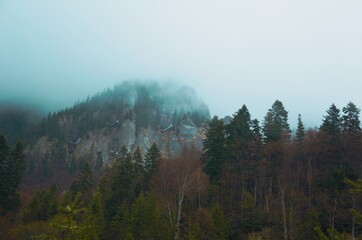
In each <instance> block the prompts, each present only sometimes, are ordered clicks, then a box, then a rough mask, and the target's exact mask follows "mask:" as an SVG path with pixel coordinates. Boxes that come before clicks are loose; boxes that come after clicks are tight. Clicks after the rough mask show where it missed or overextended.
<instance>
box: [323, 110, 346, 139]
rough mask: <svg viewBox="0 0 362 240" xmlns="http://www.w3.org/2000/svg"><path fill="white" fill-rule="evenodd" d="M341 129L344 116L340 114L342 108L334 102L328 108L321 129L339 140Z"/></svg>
mask: <svg viewBox="0 0 362 240" xmlns="http://www.w3.org/2000/svg"><path fill="white" fill-rule="evenodd" d="M341 129H342V118H341V116H340V110H339V109H338V108H337V107H336V105H334V104H332V105H331V106H330V107H329V109H328V110H327V115H326V116H324V119H323V123H322V125H321V127H320V130H322V131H324V132H326V133H327V134H329V135H330V136H331V137H332V138H333V141H337V140H339V136H340V133H341Z"/></svg>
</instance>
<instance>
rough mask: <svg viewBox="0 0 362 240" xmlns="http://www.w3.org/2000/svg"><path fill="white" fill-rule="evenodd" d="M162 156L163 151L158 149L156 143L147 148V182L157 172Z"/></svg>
mask: <svg viewBox="0 0 362 240" xmlns="http://www.w3.org/2000/svg"><path fill="white" fill-rule="evenodd" d="M161 158H162V155H161V152H160V150H159V149H158V147H157V145H156V143H153V144H152V145H151V147H150V148H149V149H148V150H147V153H146V156H145V177H146V182H148V181H149V180H150V178H151V176H152V175H153V174H154V173H155V171H156V169H157V167H158V164H159V162H160V160H161Z"/></svg>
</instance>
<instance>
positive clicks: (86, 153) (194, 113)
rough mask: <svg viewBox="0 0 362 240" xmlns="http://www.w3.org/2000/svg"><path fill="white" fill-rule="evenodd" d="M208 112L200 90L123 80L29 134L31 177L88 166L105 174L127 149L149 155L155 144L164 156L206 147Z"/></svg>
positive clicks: (56, 114) (45, 120)
mask: <svg viewBox="0 0 362 240" xmlns="http://www.w3.org/2000/svg"><path fill="white" fill-rule="evenodd" d="M209 119H210V113H209V109H208V107H207V106H206V104H205V103H204V102H203V101H202V100H200V99H199V98H198V97H197V95H196V92H195V91H194V90H193V89H192V88H189V87H186V86H179V85H176V84H174V83H167V84H166V83H163V84H160V83H157V82H137V81H136V82H131V81H128V82H123V83H121V84H118V85H116V86H115V87H114V88H113V89H106V90H104V91H103V92H101V93H98V94H96V95H94V96H92V97H88V98H87V99H85V100H83V101H80V102H77V103H75V104H74V106H72V107H69V108H65V109H63V110H60V111H58V112H54V113H49V114H48V116H46V117H44V118H43V120H42V121H40V122H39V123H38V124H35V125H33V127H32V128H31V129H30V130H29V132H27V134H24V135H23V137H26V136H29V135H31V138H28V139H27V141H28V142H27V143H28V146H27V149H26V151H25V156H26V160H27V162H28V167H27V168H28V173H29V174H30V175H32V176H44V177H47V176H53V175H57V173H58V172H59V171H63V172H64V171H70V172H76V171H78V169H79V168H80V167H81V166H82V164H84V162H88V163H90V164H91V166H92V167H93V169H95V170H96V171H100V170H101V169H102V168H103V167H104V166H105V165H106V164H108V163H110V162H112V161H113V159H115V158H116V157H117V156H118V154H119V153H120V150H121V148H122V147H126V149H127V150H128V151H130V152H134V151H136V149H137V148H139V149H140V151H141V153H142V155H143V156H144V155H145V154H146V152H147V149H149V148H150V147H151V145H152V144H153V143H155V144H156V145H157V146H158V147H159V149H160V150H161V152H162V153H163V155H165V156H171V157H172V156H176V155H177V154H178V153H179V152H180V151H181V150H182V148H183V147H184V146H191V145H193V146H196V147H197V148H199V149H201V148H202V144H203V139H205V133H206V126H207V123H208V121H209Z"/></svg>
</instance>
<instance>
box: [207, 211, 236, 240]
mask: <svg viewBox="0 0 362 240" xmlns="http://www.w3.org/2000/svg"><path fill="white" fill-rule="evenodd" d="M210 217H211V219H210V226H209V234H210V235H211V236H210V237H211V239H219V240H227V239H230V237H231V229H230V226H229V224H228V222H227V220H226V218H225V215H224V212H223V210H222V209H221V207H220V206H219V205H217V204H214V205H213V206H212V207H211V209H210Z"/></svg>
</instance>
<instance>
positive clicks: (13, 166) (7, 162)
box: [0, 135, 25, 215]
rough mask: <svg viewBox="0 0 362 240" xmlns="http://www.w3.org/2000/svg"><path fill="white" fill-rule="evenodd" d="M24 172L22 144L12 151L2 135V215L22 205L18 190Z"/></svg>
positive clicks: (0, 148) (0, 152)
mask: <svg viewBox="0 0 362 240" xmlns="http://www.w3.org/2000/svg"><path fill="white" fill-rule="evenodd" d="M24 170H25V163H24V155H23V145H22V143H21V142H17V143H16V145H15V147H14V149H10V148H9V146H8V143H7V140H6V138H5V136H2V135H0V215H2V214H4V213H6V212H7V211H9V210H14V209H16V208H17V207H18V206H19V205H20V198H19V195H18V193H17V190H18V187H19V185H20V182H21V179H22V175H23V172H24Z"/></svg>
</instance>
